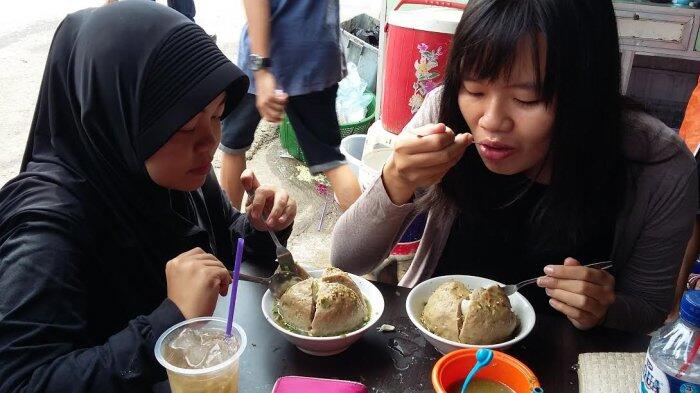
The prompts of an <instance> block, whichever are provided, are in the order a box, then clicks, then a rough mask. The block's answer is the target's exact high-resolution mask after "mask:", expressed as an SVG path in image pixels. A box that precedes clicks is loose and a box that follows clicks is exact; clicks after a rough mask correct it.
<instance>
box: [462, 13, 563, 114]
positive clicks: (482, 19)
mask: <svg viewBox="0 0 700 393" xmlns="http://www.w3.org/2000/svg"><path fill="white" fill-rule="evenodd" d="M544 13H545V11H544V10H542V9H541V8H540V7H537V6H535V5H534V4H533V2H530V1H509V0H496V1H488V2H481V4H479V7H475V9H474V10H473V12H467V13H465V15H464V18H462V21H461V22H460V27H459V28H458V29H457V30H458V32H459V33H458V35H459V36H460V37H456V39H455V42H459V43H460V44H459V45H458V46H455V47H454V48H453V49H452V50H453V53H452V54H453V56H452V59H453V60H454V61H455V63H454V64H455V65H456V66H457V67H459V70H458V73H459V75H461V76H462V78H463V79H465V80H466V79H472V80H488V81H492V80H496V79H499V78H505V79H506V80H508V79H509V78H510V76H511V74H512V71H513V68H514V67H515V66H516V64H515V63H516V60H517V58H518V54H519V53H518V51H519V50H522V47H521V45H522V44H523V43H525V44H527V47H529V49H530V51H531V53H532V56H531V59H532V63H533V64H532V66H533V70H534V71H535V80H534V83H535V86H536V89H537V92H538V95H539V96H540V97H541V98H542V99H543V100H545V101H547V102H551V100H552V97H553V95H554V94H553V90H554V89H553V88H551V86H552V84H553V82H552V80H553V77H552V75H550V73H551V72H550V70H552V69H553V67H550V65H549V64H548V63H549V61H548V59H545V68H544V69H545V75H544V78H543V75H541V73H540V72H541V69H540V62H541V59H540V55H541V54H544V53H547V50H546V49H547V47H546V42H547V36H548V34H547V33H548V32H547V26H546V20H545V18H544V16H543V14H544ZM542 46H544V47H542Z"/></svg>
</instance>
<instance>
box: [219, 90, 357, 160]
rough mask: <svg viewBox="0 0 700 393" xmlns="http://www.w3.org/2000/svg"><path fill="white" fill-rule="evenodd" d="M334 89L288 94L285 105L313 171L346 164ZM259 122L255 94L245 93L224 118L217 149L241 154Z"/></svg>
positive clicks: (248, 146)
mask: <svg viewBox="0 0 700 393" xmlns="http://www.w3.org/2000/svg"><path fill="white" fill-rule="evenodd" d="M337 91H338V85H337V84H335V85H333V86H331V87H329V88H327V89H325V90H322V91H318V92H312V93H309V94H303V95H299V96H293V97H289V102H288V103H287V107H286V109H285V111H286V113H287V117H288V118H289V122H290V123H291V124H292V127H294V132H295V133H296V137H297V141H298V142H299V147H300V148H301V151H302V152H304V157H306V160H307V162H308V164H309V171H310V172H311V173H313V174H317V173H321V172H325V171H327V170H329V169H333V168H335V167H338V166H340V165H343V164H345V156H343V154H342V153H341V152H340V148H339V147H340V139H341V137H340V125H338V116H337V115H336V112H335V97H336V93H337ZM259 122H260V113H259V112H258V109H257V108H256V107H255V95H254V94H246V96H245V97H243V99H242V100H241V103H240V104H238V106H237V107H235V108H233V110H232V111H231V113H230V114H229V115H228V116H227V117H226V118H225V119H224V121H223V125H222V137H221V145H220V146H219V149H220V150H221V151H223V152H225V153H229V154H236V155H240V154H244V153H245V152H246V150H248V149H249V148H250V145H251V144H252V143H253V137H254V134H255V129H256V128H257V126H258V123H259Z"/></svg>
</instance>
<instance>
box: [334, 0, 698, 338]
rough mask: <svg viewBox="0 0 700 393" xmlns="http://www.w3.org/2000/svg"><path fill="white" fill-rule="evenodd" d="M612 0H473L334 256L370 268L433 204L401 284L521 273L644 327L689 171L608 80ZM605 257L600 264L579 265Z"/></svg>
mask: <svg viewBox="0 0 700 393" xmlns="http://www.w3.org/2000/svg"><path fill="white" fill-rule="evenodd" d="M619 87H620V59H619V48H618V37H617V30H616V22H615V15H614V12H613V6H612V3H611V1H610V0H594V1H578V0H473V1H470V2H469V6H468V7H467V9H466V11H465V13H464V15H463V17H462V20H461V21H460V23H459V25H458V27H457V31H456V33H455V36H454V42H453V44H452V49H451V53H450V57H449V62H448V65H447V69H446V73H445V82H444V85H443V86H442V87H440V88H438V89H435V90H434V91H432V92H431V93H430V94H428V96H427V97H426V99H425V101H424V103H423V105H422V107H421V109H420V110H419V112H418V113H417V114H416V115H415V117H414V118H413V119H412V120H411V122H410V123H409V124H408V125H407V126H406V127H405V129H404V132H403V133H402V134H401V135H400V137H399V138H398V140H397V141H396V144H395V146H394V154H393V155H392V157H391V158H390V159H389V160H388V161H387V163H386V165H385V166H384V168H383V171H382V174H381V176H380V177H379V178H378V179H377V181H376V182H375V183H374V185H373V186H372V187H371V188H369V189H368V190H367V191H366V192H365V193H364V195H363V196H362V197H361V199H359V200H358V201H357V203H356V204H355V205H354V206H353V207H352V208H351V209H350V210H348V211H347V212H346V213H345V214H344V215H343V216H342V217H341V219H340V220H339V223H338V224H337V226H336V228H335V231H334V234H333V247H332V253H331V259H332V263H333V264H334V265H336V266H338V267H340V268H342V269H345V270H349V271H351V272H355V273H365V272H367V271H369V270H371V269H372V268H374V267H375V266H376V265H377V264H379V263H380V262H381V261H382V260H383V258H385V257H386V256H387V254H388V253H389V250H390V249H391V248H392V246H393V244H394V243H395V242H396V241H397V240H398V239H399V237H400V235H401V234H402V232H403V230H404V229H405V228H406V226H407V225H408V223H410V221H411V220H412V218H413V217H414V216H415V215H416V214H417V213H418V212H420V211H427V212H428V221H427V224H426V228H425V233H424V235H423V239H422V241H421V244H420V247H419V249H418V251H417V253H416V256H415V258H414V260H413V263H412V264H411V266H410V267H409V268H408V271H407V273H406V274H405V275H404V276H403V278H402V279H401V281H400V282H399V284H401V285H404V286H409V287H410V286H413V285H415V284H417V283H418V282H420V281H422V280H424V279H426V278H429V277H431V276H435V275H445V274H471V275H478V276H485V277H489V278H492V279H496V280H498V281H501V282H505V283H516V282H519V281H521V280H524V279H528V278H531V277H537V276H540V275H542V274H543V271H544V276H543V277H541V278H540V279H539V281H538V286H539V287H540V288H537V287H536V286H533V287H531V288H527V289H524V290H523V291H522V292H523V293H524V294H525V295H526V296H527V297H528V298H529V299H530V300H531V302H533V304H534V305H535V308H536V309H537V310H538V311H539V312H547V311H553V310H556V311H555V312H559V313H561V314H563V315H565V316H566V317H567V318H569V319H570V320H571V322H572V323H573V324H574V325H575V326H576V327H578V328H580V329H587V328H591V327H593V326H596V325H598V324H605V325H607V326H610V327H615V328H620V329H625V330H637V331H644V332H647V331H650V330H652V329H653V328H655V327H656V326H658V325H659V324H660V323H662V322H663V320H664V318H665V317H666V315H667V313H668V311H669V310H670V308H671V302H672V300H673V292H674V284H675V279H676V276H677V274H678V269H679V267H680V262H681V258H682V256H683V250H684V247H685V244H686V242H687V241H688V238H689V236H690V233H691V230H692V222H693V216H694V211H695V205H696V203H697V202H696V201H697V197H696V194H697V178H696V173H695V165H694V161H693V158H692V156H691V155H690V153H689V152H688V151H687V149H686V148H685V146H684V145H683V144H682V142H681V141H680V139H679V138H678V137H677V136H676V135H675V134H674V132H673V131H672V130H670V129H668V128H667V127H666V126H664V125H663V124H662V123H661V122H660V121H658V120H657V119H654V118H652V117H651V116H649V115H647V114H645V113H643V112H640V111H637V110H635V109H634V108H633V107H632V106H631V105H629V104H627V103H625V101H624V98H623V97H621V95H620V93H619ZM605 260H612V261H613V263H614V269H613V270H612V271H610V272H608V271H602V270H596V269H592V268H586V267H583V266H581V265H585V264H589V263H593V262H599V261H605Z"/></svg>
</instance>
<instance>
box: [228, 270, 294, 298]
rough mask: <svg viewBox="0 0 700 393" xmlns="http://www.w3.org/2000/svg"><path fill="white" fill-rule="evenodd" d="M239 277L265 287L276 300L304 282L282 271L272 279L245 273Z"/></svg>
mask: <svg viewBox="0 0 700 393" xmlns="http://www.w3.org/2000/svg"><path fill="white" fill-rule="evenodd" d="M239 277H240V279H241V280H244V281H249V282H254V283H256V284H261V285H265V286H266V287H267V288H268V289H269V290H270V292H271V293H272V296H274V297H275V298H276V299H279V298H281V297H282V295H284V293H285V292H287V289H289V288H290V287H291V286H292V285H294V284H296V283H298V282H301V281H303V280H304V279H302V278H301V277H299V276H296V275H294V274H292V273H290V272H282V271H277V272H275V273H273V274H272V275H271V276H270V277H256V276H251V275H248V274H244V273H241V274H240V276H239Z"/></svg>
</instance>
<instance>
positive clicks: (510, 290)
mask: <svg viewBox="0 0 700 393" xmlns="http://www.w3.org/2000/svg"><path fill="white" fill-rule="evenodd" d="M612 265H613V264H612V261H603V262H596V263H590V264H588V265H584V267H590V268H593V269H600V270H607V269H610V268H611V267H612ZM538 278H539V277H535V278H531V279H529V280H525V281H521V282H519V283H517V284H509V285H505V286H502V287H501V289H503V292H505V294H506V296H510V295H512V294H514V293H515V292H518V291H519V290H520V288H522V287H524V286H526V285H530V284H533V283H536V282H537V279H538Z"/></svg>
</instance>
